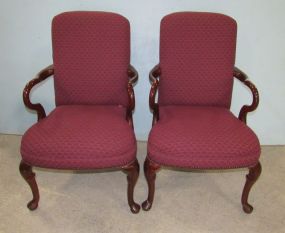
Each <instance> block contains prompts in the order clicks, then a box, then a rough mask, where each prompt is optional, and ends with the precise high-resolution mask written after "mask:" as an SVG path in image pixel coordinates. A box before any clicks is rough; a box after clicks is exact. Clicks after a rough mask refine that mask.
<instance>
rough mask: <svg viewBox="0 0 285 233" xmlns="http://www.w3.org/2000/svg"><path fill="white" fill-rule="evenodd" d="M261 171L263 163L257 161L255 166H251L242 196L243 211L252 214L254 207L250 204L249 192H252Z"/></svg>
mask: <svg viewBox="0 0 285 233" xmlns="http://www.w3.org/2000/svg"><path fill="white" fill-rule="evenodd" d="M260 173H261V164H260V162H258V163H257V165H255V166H254V167H251V168H249V173H248V174H247V175H246V182H245V185H244V188H243V192H242V197H241V204H242V208H243V211H244V212H245V213H247V214H250V213H251V212H252V210H253V207H252V206H251V205H250V204H248V202H247V200H248V194H249V192H250V189H251V187H252V186H253V185H254V183H255V182H256V181H257V179H258V177H259V176H260Z"/></svg>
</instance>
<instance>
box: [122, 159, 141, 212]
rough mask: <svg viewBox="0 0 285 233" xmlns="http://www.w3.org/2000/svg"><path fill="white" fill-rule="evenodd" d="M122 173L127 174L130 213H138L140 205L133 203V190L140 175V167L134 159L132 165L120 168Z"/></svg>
mask: <svg viewBox="0 0 285 233" xmlns="http://www.w3.org/2000/svg"><path fill="white" fill-rule="evenodd" d="M122 170H123V172H124V173H126V174H127V180H128V203H129V206H130V209H131V211H132V213H134V214H136V213H138V212H139V211H140V205H139V204H137V203H135V201H134V188H135V185H136V182H137V180H138V177H139V173H140V166H139V163H138V160H137V159H136V160H135V161H134V162H133V163H131V164H128V165H126V166H124V167H122Z"/></svg>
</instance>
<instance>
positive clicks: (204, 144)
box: [20, 12, 261, 213]
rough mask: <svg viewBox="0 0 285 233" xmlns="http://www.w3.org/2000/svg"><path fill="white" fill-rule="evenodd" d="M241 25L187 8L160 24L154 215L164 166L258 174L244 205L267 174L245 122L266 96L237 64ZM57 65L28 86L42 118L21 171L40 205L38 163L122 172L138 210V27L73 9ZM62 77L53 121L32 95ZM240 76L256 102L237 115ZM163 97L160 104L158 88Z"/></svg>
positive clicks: (150, 173) (152, 140) (25, 146)
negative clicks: (133, 36) (133, 55)
mask: <svg viewBox="0 0 285 233" xmlns="http://www.w3.org/2000/svg"><path fill="white" fill-rule="evenodd" d="M236 31H237V26H236V22H235V21H234V20H233V19H232V18H230V17H228V16H225V15H222V14H216V13H193V12H181V13H174V14H170V15H168V16H165V17H164V18H163V19H162V21H161V31H160V62H159V65H157V66H155V67H154V69H153V70H152V71H151V72H150V81H151V84H152V86H151V91H150V97H149V104H150V108H151V110H152V111H153V127H152V129H151V132H150V135H149V140H148V149H147V151H148V154H147V157H146V160H145V163H144V172H145V177H146V180H147V183H148V190H149V191H148V197H147V200H146V201H144V202H143V204H142V208H143V209H144V210H149V209H150V208H151V206H152V203H153V199H154V191H155V177H156V173H157V171H158V170H159V169H160V168H161V167H175V168H188V169H230V168H242V167H245V168H249V174H248V175H247V177H246V183H245V186H244V189H243V193H242V206H243V210H244V211H245V212H246V213H250V212H252V209H253V208H252V206H251V205H249V204H248V201H247V200H248V194H249V191H250V189H251V187H252V185H253V184H254V182H255V181H256V180H257V178H258V177H259V175H260V173H261V165H260V163H259V156H260V145H259V141H258V139H257V137H256V135H255V134H254V132H253V131H252V130H251V129H250V128H249V127H248V126H246V116H247V113H248V112H251V111H253V110H255V109H256V107H257V105H258V92H257V89H256V88H255V86H254V85H253V84H252V83H251V82H250V81H249V80H248V79H247V76H246V75H245V74H244V73H243V72H242V71H240V70H239V69H237V68H235V67H234V61H235V47H236ZM52 44H53V61H54V62H53V65H51V66H49V67H47V68H45V69H44V70H42V71H41V72H40V73H39V74H38V75H37V77H36V78H35V79H33V80H32V81H30V82H29V83H28V84H27V86H26V87H25V89H24V92H23V98H24V103H25V105H26V107H28V108H29V109H32V110H35V111H36V112H37V115H38V122H37V123H36V124H34V125H33V126H32V127H31V128H30V129H28V130H27V132H26V133H25V134H24V136H23V138H22V143H21V155H22V161H21V163H20V172H21V175H22V176H23V178H24V179H25V180H26V181H27V183H28V184H29V186H30V188H31V190H32V193H33V199H32V200H31V201H30V202H29V203H28V208H29V209H30V210H34V209H36V208H37V207H38V202H39V198H40V196H39V191H38V187H37V183H36V180H35V173H34V172H33V171H32V167H44V168H51V169H80V170H81V169H106V168H112V169H121V170H122V171H123V172H125V173H126V174H127V181H128V189H127V196H128V204H129V206H130V209H131V211H132V212H133V213H138V212H139V210H140V205H139V204H137V203H136V202H135V201H134V198H133V193H134V186H135V184H136V181H137V179H138V176H139V164H138V161H137V159H136V149H137V148H136V139H135V135H134V131H133V120H132V113H133V110H134V107H135V97H134V90H133V84H134V83H135V82H136V81H137V80H138V73H137V71H136V70H135V69H134V67H132V66H131V65H130V26H129V22H128V20H127V19H126V18H124V17H122V16H121V15H118V14H114V13H106V12H68V13H63V14H60V15H58V16H56V17H55V18H54V19H53V22H52ZM52 75H53V76H54V87H55V102H56V108H55V109H54V110H53V111H52V112H51V113H50V114H49V115H48V116H46V113H45V111H44V108H43V106H42V105H41V104H39V103H36V104H34V103H31V101H30V98H29V95H30V92H31V89H32V88H33V87H34V86H35V85H36V84H38V83H39V82H41V81H43V80H44V79H46V78H47V77H49V76H52ZM233 77H236V78H237V79H239V80H240V81H241V82H243V83H244V84H245V85H246V86H248V87H249V88H250V90H251V91H252V94H253V102H252V104H251V105H245V106H243V107H242V109H241V111H240V114H239V116H238V118H236V117H235V116H234V115H233V114H232V113H231V112H230V110H229V108H230V103H231V95H232V88H233ZM157 91H159V96H158V102H156V97H155V96H156V92H157Z"/></svg>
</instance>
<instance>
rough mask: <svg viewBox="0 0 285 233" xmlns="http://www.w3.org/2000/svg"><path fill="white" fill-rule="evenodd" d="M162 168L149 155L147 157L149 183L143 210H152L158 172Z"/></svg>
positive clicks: (145, 163) (145, 166) (146, 171)
mask: <svg viewBox="0 0 285 233" xmlns="http://www.w3.org/2000/svg"><path fill="white" fill-rule="evenodd" d="M159 169H160V166H159V165H158V164H156V163H154V162H152V161H151V160H150V159H149V158H148V157H146V159H145V162H144V174H145V178H146V181H147V184H148V197H147V200H145V201H144V202H143V203H142V208H143V210H145V211H147V210H150V208H151V206H152V202H153V198H154V191H155V178H156V172H158V170H159Z"/></svg>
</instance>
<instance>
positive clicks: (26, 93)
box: [23, 65, 54, 121]
mask: <svg viewBox="0 0 285 233" xmlns="http://www.w3.org/2000/svg"><path fill="white" fill-rule="evenodd" d="M53 74H54V68H53V65H50V66H48V67H46V68H45V69H43V70H42V71H40V72H39V73H38V74H37V76H36V77H35V78H34V79H33V80H31V81H30V82H29V83H28V84H27V85H26V86H25V88H24V91H23V100H24V104H25V105H26V107H27V108H29V109H31V110H35V111H36V112H37V114H38V121H39V120H41V119H43V118H45V117H46V112H45V110H44V108H43V106H42V105H41V104H40V103H37V104H33V103H32V102H31V100H30V92H31V90H32V88H33V87H34V86H35V85H37V84H38V83H40V82H42V81H43V80H45V79H46V78H48V77H49V76H51V75H53Z"/></svg>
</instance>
